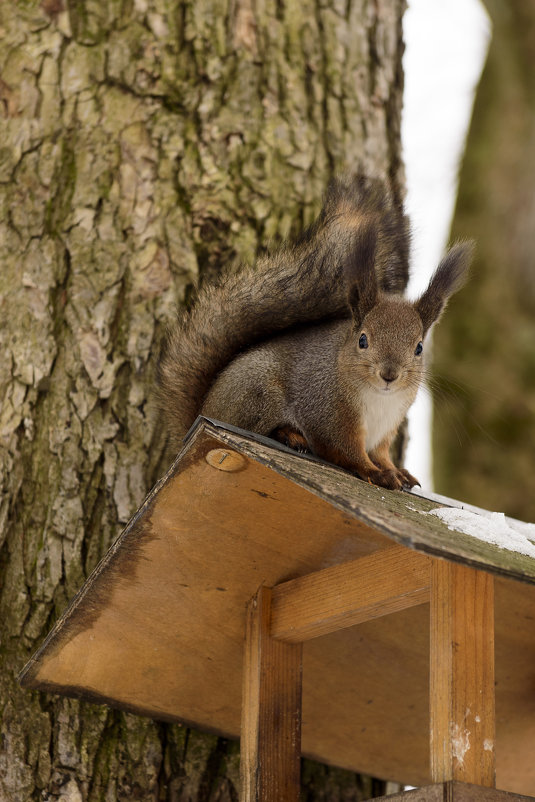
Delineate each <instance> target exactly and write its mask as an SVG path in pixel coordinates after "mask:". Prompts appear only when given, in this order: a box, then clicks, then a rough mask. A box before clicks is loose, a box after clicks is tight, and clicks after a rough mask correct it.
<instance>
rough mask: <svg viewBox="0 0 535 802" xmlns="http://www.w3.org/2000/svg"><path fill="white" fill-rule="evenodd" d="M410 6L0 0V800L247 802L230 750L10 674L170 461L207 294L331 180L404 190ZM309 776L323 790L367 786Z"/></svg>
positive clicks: (364, 789)
mask: <svg viewBox="0 0 535 802" xmlns="http://www.w3.org/2000/svg"><path fill="white" fill-rule="evenodd" d="M403 5H404V3H403V0H395V2H388V3H387V2H383V0H373V1H372V0H369V1H368V0H355V2H352V3H346V2H341V1H340V0H328V2H325V3H323V2H319V0H300V2H299V3H297V2H294V0H287V2H270V1H269V0H267V1H266V2H261V3H252V2H250V0H228V2H226V1H225V0H223V2H218V3H215V2H213V1H212V2H211V1H210V0H195V2H188V1H187V0H184V1H183V2H171V0H110V1H109V2H107V3H100V2H96V0H85V2H82V0H66V2H64V0H41V2H37V0H25V1H24V2H20V3H3V4H2V6H1V8H0V28H1V30H2V44H1V46H0V75H1V79H0V100H1V103H0V116H1V117H2V122H1V126H2V143H1V146H0V198H1V215H0V230H1V233H0V250H1V260H2V262H1V263H2V271H1V275H0V292H1V298H2V324H1V330H0V342H1V347H2V355H3V358H2V360H1V363H0V399H1V400H0V403H1V410H0V438H1V439H0V454H1V463H0V464H1V467H0V479H1V482H2V494H1V497H0V521H1V530H0V547H1V551H0V584H1V599H0V626H1V629H2V631H1V644H2V645H1V652H0V654H1V661H2V665H1V668H0V711H1V722H2V723H1V733H2V738H1V747H0V750H1V751H0V798H2V799H9V800H10V801H11V802H26V800H38V799H47V800H53V799H61V800H63V801H64V802H80V801H83V802H86V801H91V802H99V801H100V800H109V802H112V800H131V799H139V800H176V801H177V802H178V800H180V801H181V802H185V801H186V800H188V801H190V800H191V801H193V800H196V801H197V800H198V801H200V800H203V802H208V801H209V800H220V802H224V801H225V800H235V799H237V787H238V781H237V777H238V768H237V766H238V751H237V745H236V744H230V743H228V742H226V741H224V740H222V739H217V738H214V737H212V736H207V735H203V734H199V733H196V732H193V731H191V730H188V729H186V728H184V727H180V726H167V725H163V724H159V723H157V722H153V721H149V720H145V719H142V718H137V717H135V716H130V715H122V714H118V713H116V712H114V711H111V710H109V709H107V708H105V707H97V706H93V705H88V704H81V703H79V702H76V701H72V700H66V699H60V698H56V697H53V696H50V695H45V694H38V693H29V692H27V691H22V690H21V689H20V688H19V687H18V685H17V682H16V676H17V673H18V671H19V670H20V669H21V668H22V666H23V665H24V663H25V661H26V660H27V658H28V656H29V655H30V654H31V653H32V652H33V650H34V649H35V648H36V646H37V645H38V644H39V643H40V641H41V640H42V638H43V637H44V635H45V634H46V633H47V631H48V630H49V629H50V627H51V624H52V623H53V621H54V619H55V617H56V616H57V614H58V613H59V612H60V611H61V610H63V609H64V607H65V605H66V603H67V600H68V599H70V598H71V597H72V596H73V594H74V593H75V592H76V591H77V589H78V588H79V587H80V585H81V584H82V582H83V581H84V579H85V578H86V577H87V575H88V573H89V572H90V571H91V570H92V569H93V568H94V567H95V565H96V564H97V562H98V560H99V559H100V558H101V557H102V556H103V555H104V553H105V552H106V550H107V549H108V547H109V546H110V544H111V542H112V541H113V539H114V538H115V536H116V535H117V534H118V532H119V530H120V528H121V526H122V525H123V523H124V522H125V521H126V520H127V519H128V517H129V516H130V514H131V513H132V512H133V511H134V510H135V509H136V508H137V506H138V505H139V504H140V502H141V501H142V499H143V497H144V494H145V493H146V491H147V490H148V489H149V488H150V486H151V484H152V483H153V482H154V481H155V479H156V478H157V477H158V475H159V474H160V473H161V472H162V470H163V468H164V467H165V466H164V457H163V451H164V435H163V432H162V431H161V427H160V423H159V420H158V417H157V415H155V414H154V410H153V409H152V408H151V399H152V388H153V384H154V368H155V360H156V358H157V354H158V351H159V346H160V343H161V339H162V334H163V330H164V326H165V321H166V320H168V319H169V318H170V317H171V316H172V315H173V311H174V309H175V307H176V304H177V303H181V302H182V301H183V300H184V299H185V298H186V297H187V295H188V293H189V291H190V288H191V286H192V284H193V283H194V282H195V281H197V280H198V278H199V276H206V275H208V274H210V273H212V272H215V271H217V270H219V269H220V267H221V266H222V265H224V264H226V263H228V262H229V261H232V260H234V259H247V260H250V259H253V258H254V257H255V254H256V253H257V252H258V249H259V248H260V247H263V246H265V245H266V243H267V242H269V241H275V242H276V241H278V240H279V239H281V238H282V237H285V236H287V235H288V234H289V233H290V232H291V231H292V230H298V229H299V228H300V227H301V226H302V225H303V224H305V223H308V222H310V221H311V219H312V218H313V216H314V214H315V213H316V212H317V210H318V208H319V203H320V199H321V194H322V191H323V189H324V186H325V184H326V181H327V179H328V177H329V176H330V175H331V174H332V172H333V171H334V170H338V169H341V168H343V167H347V166H350V167H356V166H359V165H360V166H362V167H363V168H364V169H368V170H373V171H374V172H380V173H382V174H383V175H385V176H387V177H388V178H389V180H390V182H391V184H392V186H393V188H394V191H395V192H396V193H397V194H398V195H401V194H402V192H403V174H402V167H401V161H400V137H399V123H400V107H401V91H402V78H401V66H400V63H401V52H402V42H401V32H400V31H401V15H402V11H403ZM125 670H127V667H125ZM307 766H308V768H307V771H306V775H305V776H306V789H307V791H306V794H307V795H306V799H307V800H316V799H317V800H320V799H329V800H338V799H339V800H356V799H361V798H363V797H365V796H369V795H371V793H372V785H371V781H369V782H368V781H365V780H362V779H360V778H356V777H355V776H354V775H346V774H344V775H343V776H342V775H339V774H338V773H336V772H330V771H329V770H327V769H324V768H322V767H319V768H315V769H313V768H312V767H311V764H307ZM314 771H317V772H318V775H317V776H318V778H319V777H320V775H321V777H322V779H321V780H320V779H318V781H317V789H318V790H317V791H315V790H313V789H314V787H315V785H316V781H315V780H311V779H310V778H311V776H312V775H313V773H314ZM340 778H342V779H340ZM326 788H328V789H329V790H325V789H326Z"/></svg>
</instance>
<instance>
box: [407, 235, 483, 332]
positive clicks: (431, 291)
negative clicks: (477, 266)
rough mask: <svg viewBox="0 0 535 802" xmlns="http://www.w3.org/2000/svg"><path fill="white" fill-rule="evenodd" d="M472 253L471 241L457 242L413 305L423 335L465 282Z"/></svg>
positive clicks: (472, 245)
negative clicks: (420, 321)
mask: <svg viewBox="0 0 535 802" xmlns="http://www.w3.org/2000/svg"><path fill="white" fill-rule="evenodd" d="M473 252H474V242H473V241H472V240H468V241H467V242H458V243H456V244H455V245H454V246H453V247H452V248H450V249H449V251H448V252H447V254H446V255H445V256H444V257H443V258H442V259H441V261H440V264H439V266H438V267H437V269H436V271H435V273H434V274H433V276H432V278H431V281H430V282H429V286H428V288H427V289H426V291H425V292H424V294H423V295H422V297H421V298H420V299H419V300H418V301H416V303H415V308H416V311H417V312H418V314H419V315H420V317H421V319H422V323H423V327H424V334H426V333H427V331H428V330H429V329H430V327H431V326H432V325H433V323H435V321H437V320H438V319H439V317H440V315H441V314H442V312H443V311H444V309H445V307H446V304H447V302H448V299H449V298H450V296H452V295H453V293H454V292H457V290H460V289H461V287H462V286H463V284H464V283H465V282H466V279H467V278H468V268H469V267H470V262H471V261H472V255H473Z"/></svg>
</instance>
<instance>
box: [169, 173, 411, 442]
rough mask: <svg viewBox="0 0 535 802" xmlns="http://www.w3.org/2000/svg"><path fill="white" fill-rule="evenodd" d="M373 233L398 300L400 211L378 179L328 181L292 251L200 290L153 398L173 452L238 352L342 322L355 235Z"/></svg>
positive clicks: (405, 243) (402, 264) (404, 235)
mask: <svg viewBox="0 0 535 802" xmlns="http://www.w3.org/2000/svg"><path fill="white" fill-rule="evenodd" d="M370 224H372V225H374V226H375V227H376V232H377V264H376V267H377V274H378V279H379V286H380V287H381V288H382V289H383V290H385V291H387V292H401V291H402V290H403V289H404V288H405V285H406V282H407V278H408V251H409V235H408V224H407V220H406V218H405V216H404V215H403V212H402V211H401V210H400V209H398V208H396V207H395V205H394V204H393V203H392V201H391V199H390V197H389V194H388V192H387V191H386V189H385V187H384V184H383V182H382V181H380V180H379V179H368V178H365V177H364V176H362V175H355V176H351V177H344V178H340V179H336V180H335V181H333V182H332V183H331V185H330V187H329V189H328V191H327V194H326V198H325V203H324V206H323V209H322V211H321V213H320V215H319V217H318V219H317V220H316V221H315V223H314V224H313V225H312V226H311V227H310V228H309V229H307V231H305V232H304V233H303V234H302V235H301V236H300V237H299V238H298V239H297V240H296V241H295V242H294V243H293V244H291V245H289V246H287V247H285V248H281V249H280V250H279V251H277V252H275V253H274V254H272V255H270V256H266V257H262V258H260V259H259V260H258V262H257V263H256V265H255V266H254V267H243V268H241V269H240V270H239V271H238V272H236V273H231V274H229V275H226V276H223V277H222V278H221V279H220V280H219V281H218V282H216V283H214V284H211V285H208V286H204V287H202V288H201V289H200V291H199V293H198V296H197V298H196V300H195V303H194V305H193V306H192V308H191V309H190V310H188V311H187V312H185V313H184V315H183V316H182V317H181V318H180V319H179V320H178V322H177V323H176V325H175V326H174V328H172V329H171V331H170V332H169V335H168V338H167V342H166V344H165V347H164V350H163V353H162V356H161V359H160V364H159V371H158V397H159V403H160V407H161V409H162V412H163V413H164V415H165V417H166V418H167V422H168V428H169V435H170V439H171V442H172V444H173V446H174V447H178V446H179V445H180V442H181V440H182V438H183V437H184V435H185V434H186V432H187V431H188V429H189V427H190V426H191V424H192V423H193V422H194V420H195V418H196V417H197V415H198V414H199V411H200V409H201V406H202V403H203V399H204V397H205V396H206V393H207V392H208V390H209V388H210V386H211V385H212V383H213V381H214V379H215V377H216V375H217V374H218V373H219V372H220V371H221V370H222V369H223V368H224V367H226V365H228V364H229V362H231V361H232V359H233V358H234V357H235V356H236V355H237V354H238V353H239V352H240V351H243V350H244V349H246V348H248V347H250V346H251V345H254V344H255V343H258V342H260V341H261V340H265V339H268V338H269V337H272V336H274V335H276V334H279V333H281V332H283V331H285V330H286V329H289V328H291V327H293V326H296V325H300V324H307V323H316V322H320V321H323V320H328V319H333V318H337V317H346V316H349V308H348V302H347V288H346V285H345V281H344V266H345V263H346V261H347V259H348V258H350V257H351V256H353V257H354V255H355V254H354V251H355V249H356V248H358V234H359V230H361V229H362V228H363V227H366V228H368V227H369V225H370Z"/></svg>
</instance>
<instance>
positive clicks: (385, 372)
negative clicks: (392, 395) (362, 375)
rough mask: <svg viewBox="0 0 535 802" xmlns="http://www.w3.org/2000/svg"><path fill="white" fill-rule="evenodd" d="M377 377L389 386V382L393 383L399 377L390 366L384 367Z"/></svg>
mask: <svg viewBox="0 0 535 802" xmlns="http://www.w3.org/2000/svg"><path fill="white" fill-rule="evenodd" d="M379 375H380V377H381V379H383V380H384V381H385V382H386V383H387V384H390V382H393V381H394V380H395V379H397V377H398V376H399V374H398V372H397V370H396V369H395V368H394V367H392V366H391V365H386V366H385V367H384V368H382V369H381V372H380V374H379Z"/></svg>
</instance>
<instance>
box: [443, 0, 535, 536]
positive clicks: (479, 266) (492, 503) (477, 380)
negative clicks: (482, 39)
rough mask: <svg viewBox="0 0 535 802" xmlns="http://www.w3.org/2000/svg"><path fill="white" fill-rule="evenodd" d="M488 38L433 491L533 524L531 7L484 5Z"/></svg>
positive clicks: (534, 91) (534, 20) (534, 18)
mask: <svg viewBox="0 0 535 802" xmlns="http://www.w3.org/2000/svg"><path fill="white" fill-rule="evenodd" d="M486 6H487V9H488V11H489V14H490V16H491V20H492V26H493V32H492V40H491V44H490V50H489V55H488V60H487V64H486V67H485V70H484V73H483V76H482V80H481V84H480V87H479V90H478V93H477V98H476V103H475V108H474V114H473V120H472V125H471V130H470V134H469V138H468V142H467V149H466V154H465V159H464V164H463V168H462V171H461V176H460V189H459V199H458V204H457V210H456V215H455V220H454V226H453V235H454V236H455V237H457V236H463V237H466V236H468V237H474V238H475V239H476V241H477V250H476V258H475V263H474V267H473V271H472V278H471V280H470V282H469V284H468V285H467V286H466V287H465V288H464V289H463V291H462V292H461V293H459V295H458V296H456V297H455V299H454V300H453V301H452V304H451V307H450V308H449V310H448V312H447V314H446V315H445V317H444V320H443V321H442V322H441V324H440V326H439V327H438V329H437V332H436V336H435V343H434V345H435V348H434V352H435V367H436V371H437V384H438V391H437V393H436V397H435V408H436V412H437V414H436V426H435V435H434V436H435V467H436V480H437V489H438V490H439V491H440V492H444V493H447V494H448V495H453V496H456V497H458V498H462V499H464V500H466V501H470V502H472V503H474V504H478V505H480V506H482V507H486V508H490V509H495V510H500V511H505V512H507V513H508V514H510V515H513V516H516V517H519V518H522V519H525V520H531V521H533V520H535V495H534V493H533V470H534V466H533V455H534V454H535V257H534V249H533V232H534V224H535V195H534V192H533V175H534V173H535V150H534V148H533V142H534V141H535V73H534V71H533V64H534V59H535V7H534V6H533V4H531V3H524V2H522V0H512V1H511V2H509V3H507V4H505V5H504V4H503V3H501V2H495V0H487V2H486Z"/></svg>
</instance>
